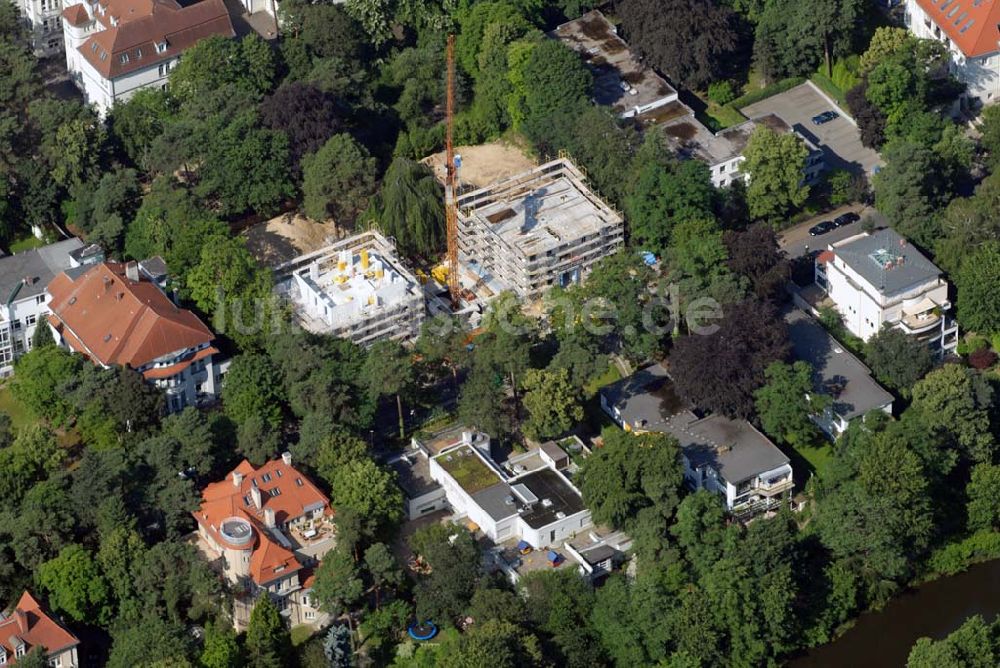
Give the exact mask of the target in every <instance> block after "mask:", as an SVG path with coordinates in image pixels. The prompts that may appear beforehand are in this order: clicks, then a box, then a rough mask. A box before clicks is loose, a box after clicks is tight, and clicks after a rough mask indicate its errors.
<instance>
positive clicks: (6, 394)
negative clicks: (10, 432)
mask: <svg viewBox="0 0 1000 668" xmlns="http://www.w3.org/2000/svg"><path fill="white" fill-rule="evenodd" d="M0 411H3V412H4V413H6V414H7V415H9V416H10V422H11V427H13V428H14V429H15V430H17V429H20V428H22V427H26V426H28V425H30V424H33V423H35V422H36V420H35V416H34V415H32V414H31V411H30V410H28V409H27V408H26V407H25V406H24V405H23V404H21V403H20V402H19V401H17V399H15V398H14V396H13V395H12V394H11V393H10V388H9V387H7V385H6V384H4V385H0Z"/></svg>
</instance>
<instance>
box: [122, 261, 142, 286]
mask: <svg viewBox="0 0 1000 668" xmlns="http://www.w3.org/2000/svg"><path fill="white" fill-rule="evenodd" d="M125 278H127V279H128V280H130V281H132V282H133V283H138V282H139V264H138V263H137V262H135V261H132V262H127V263H125Z"/></svg>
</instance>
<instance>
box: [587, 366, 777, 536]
mask: <svg viewBox="0 0 1000 668" xmlns="http://www.w3.org/2000/svg"><path fill="white" fill-rule="evenodd" d="M600 394H601V408H602V409H603V410H604V411H605V412H606V413H607V414H608V415H609V416H610V417H611V418H612V419H613V420H614V421H615V423H616V424H618V426H620V427H622V428H623V429H625V430H626V431H631V432H635V433H642V432H660V433H664V434H668V435H670V436H673V437H674V438H676V439H677V441H678V442H679V444H680V447H681V458H682V459H683V463H684V479H685V480H686V482H687V484H688V485H689V486H690V487H691V488H692V489H706V490H708V491H710V492H712V493H714V494H717V495H718V496H719V498H720V499H721V501H722V502H723V505H724V506H725V508H726V510H727V511H729V512H730V513H731V514H732V515H734V516H735V517H737V518H738V519H741V520H744V519H749V518H752V517H754V516H755V515H757V514H759V513H762V512H766V511H769V510H775V509H778V508H780V507H781V506H783V505H787V504H788V502H789V499H790V498H791V493H792V488H793V487H794V486H795V482H794V480H793V477H792V466H791V464H790V462H789V459H788V457H787V456H785V454H784V453H783V452H781V450H779V449H778V447H777V446H775V445H774V443H772V442H771V441H770V439H768V438H767V437H766V436H765V435H764V434H762V433H761V432H760V431H758V430H757V429H755V428H754V426H753V425H751V424H750V423H749V422H747V421H746V420H734V419H730V418H727V417H725V416H723V415H714V414H709V415H703V414H701V413H699V412H697V411H695V410H694V409H692V408H691V407H690V406H689V405H688V404H687V403H686V402H684V401H683V400H682V399H681V398H680V397H679V396H678V395H677V393H676V391H675V389H674V385H673V381H672V380H671V379H670V376H669V374H668V373H667V370H666V369H665V368H664V367H663V365H661V364H654V365H652V366H648V367H646V368H645V369H641V370H639V371H637V372H635V373H634V374H632V375H631V376H629V377H628V378H623V379H622V380H620V381H618V382H617V383H613V384H612V385H608V386H607V387H605V388H602V389H601V393H600Z"/></svg>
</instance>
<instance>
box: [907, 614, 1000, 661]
mask: <svg viewBox="0 0 1000 668" xmlns="http://www.w3.org/2000/svg"><path fill="white" fill-rule="evenodd" d="M998 662H1000V622H998V621H996V620H994V622H993V623H992V624H988V623H986V622H985V621H983V618H982V617H980V616H979V615H973V616H972V617H970V618H969V619H967V620H966V621H965V622H964V623H963V624H962V625H961V626H960V627H959V628H958V629H957V630H955V631H953V632H952V633H950V634H948V636H947V637H946V638H944V639H943V640H931V639H930V638H920V639H919V640H917V642H916V644H915V645H914V646H913V649H912V650H910V656H909V658H908V659H907V661H906V668H942V667H943V666H956V667H957V666H961V667H962V668H991V667H992V666H995V665H997V663H998Z"/></svg>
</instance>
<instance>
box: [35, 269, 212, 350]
mask: <svg viewBox="0 0 1000 668" xmlns="http://www.w3.org/2000/svg"><path fill="white" fill-rule="evenodd" d="M72 276H73V277H72V278H71V275H70V274H67V273H66V272H63V273H62V274H59V275H58V276H56V277H55V278H54V279H52V282H51V283H49V286H48V292H49V294H51V295H52V301H51V302H50V304H49V307H50V308H51V310H52V315H51V316H50V321H51V322H53V323H55V327H56V329H57V330H59V331H60V333H61V334H62V335H63V336H64V337H65V338H66V339H67V342H68V343H69V344H70V347H71V348H73V349H74V350H77V351H78V352H81V353H84V354H85V355H87V356H88V357H91V358H93V359H94V360H95V361H97V362H100V363H101V364H104V365H107V366H110V365H113V364H118V365H122V366H126V365H127V366H130V367H132V368H133V369H138V368H139V367H141V366H143V365H145V364H149V363H150V362H152V361H153V360H156V359H157V358H160V357H163V356H165V355H169V354H170V353H174V352H177V351H180V350H184V349H185V348H195V347H197V346H199V345H202V344H205V343H211V342H212V340H213V339H214V338H215V335H214V334H212V331H211V330H210V329H209V328H208V327H206V326H205V324H204V323H203V322H202V321H201V320H199V319H198V316H196V315H195V314H194V313H192V312H191V311H188V310H187V309H182V308H179V307H178V306H176V305H175V304H174V303H173V302H171V301H170V299H169V298H168V297H167V296H166V295H165V294H163V292H162V291H161V290H160V288H159V287H158V286H157V285H156V284H154V283H153V282H151V281H150V280H149V279H148V278H147V277H146V276H144V275H142V274H140V276H139V280H138V281H132V280H129V279H128V278H127V277H126V275H125V265H124V264H120V263H117V262H104V263H101V264H98V265H94V266H93V267H91V268H90V269H88V270H87V271H85V272H84V273H82V274H79V275H77V274H75V273H74V274H72Z"/></svg>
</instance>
